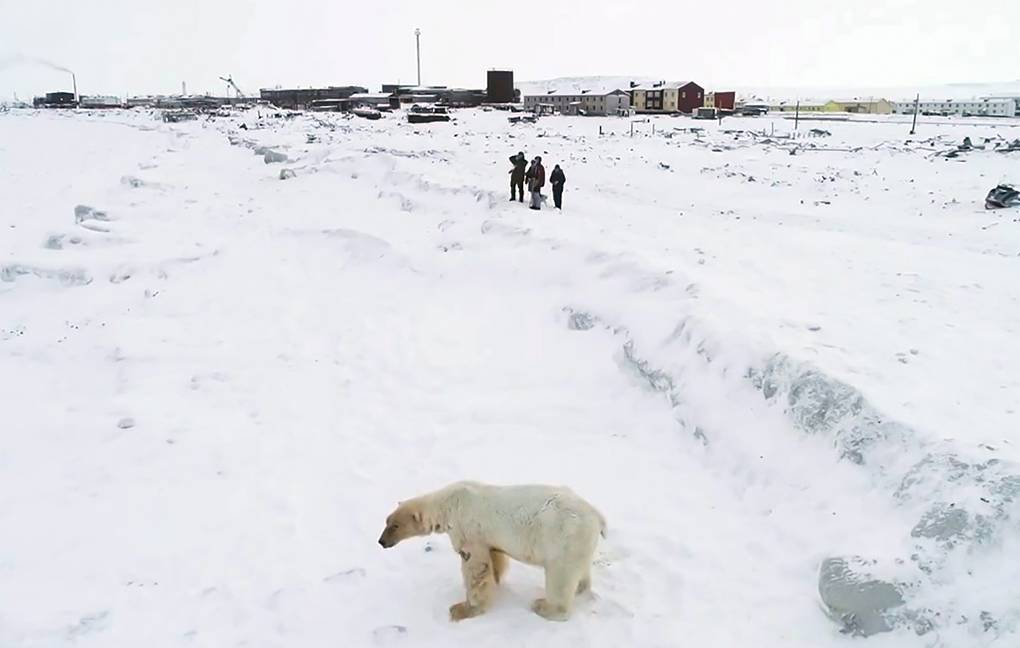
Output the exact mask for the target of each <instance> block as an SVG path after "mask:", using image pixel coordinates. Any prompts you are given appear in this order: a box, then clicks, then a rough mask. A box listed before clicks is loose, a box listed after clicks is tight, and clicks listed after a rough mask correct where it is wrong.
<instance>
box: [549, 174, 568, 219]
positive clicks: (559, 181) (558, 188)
mask: <svg viewBox="0 0 1020 648" xmlns="http://www.w3.org/2000/svg"><path fill="white" fill-rule="evenodd" d="M566 183H567V176H565V175H563V169H561V168H560V165H558V164H557V165H556V166H554V167H553V171H552V173H550V174H549V184H551V185H552V190H553V203H554V204H555V205H556V209H563V185H564V184H566Z"/></svg>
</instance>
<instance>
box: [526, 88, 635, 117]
mask: <svg viewBox="0 0 1020 648" xmlns="http://www.w3.org/2000/svg"><path fill="white" fill-rule="evenodd" d="M524 109H525V110H528V111H531V112H536V113H542V112H548V113H559V114H561V115H620V114H625V113H626V112H628V111H629V110H630V95H629V94H627V93H626V92H624V91H623V90H581V91H571V92H562V91H558V90H554V91H551V92H547V93H546V94H540V95H526V96H525V97H524Z"/></svg>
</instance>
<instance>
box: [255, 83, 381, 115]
mask: <svg viewBox="0 0 1020 648" xmlns="http://www.w3.org/2000/svg"><path fill="white" fill-rule="evenodd" d="M359 92H368V90H367V89H366V88H362V87H361V86H329V87H327V88H264V89H262V90H260V91H259V96H260V97H261V98H262V100H263V101H268V102H269V103H271V104H273V105H274V106H276V107H277V108H287V109H292V110H296V109H301V108H308V107H309V106H311V105H312V103H313V102H315V101H320V100H322V99H348V98H350V96H351V95H354V94H358V93H359Z"/></svg>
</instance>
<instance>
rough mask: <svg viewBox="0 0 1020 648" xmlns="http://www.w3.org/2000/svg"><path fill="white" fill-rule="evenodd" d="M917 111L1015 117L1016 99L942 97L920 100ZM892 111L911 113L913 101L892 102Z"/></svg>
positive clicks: (932, 113)
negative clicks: (939, 99)
mask: <svg viewBox="0 0 1020 648" xmlns="http://www.w3.org/2000/svg"><path fill="white" fill-rule="evenodd" d="M917 109H918V112H920V113H921V114H924V115H973V116H979V117H1015V116H1016V115H1017V110H1018V106H1017V101H1016V100H1015V99H1011V98H1005V97H1004V98H995V99H993V98H985V99H943V100H941V101H928V100H922V101H921V102H920V103H919V104H918V106H917ZM893 112H894V113H899V114H911V113H913V112H914V101H912V100H907V101H897V102H894V103H893Z"/></svg>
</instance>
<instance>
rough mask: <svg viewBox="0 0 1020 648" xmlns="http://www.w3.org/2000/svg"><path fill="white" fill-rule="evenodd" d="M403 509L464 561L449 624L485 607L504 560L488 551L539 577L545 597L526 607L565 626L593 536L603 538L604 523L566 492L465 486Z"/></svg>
mask: <svg viewBox="0 0 1020 648" xmlns="http://www.w3.org/2000/svg"><path fill="white" fill-rule="evenodd" d="M405 505H410V506H411V507H412V508H414V509H417V510H418V511H420V513H421V515H422V518H423V521H424V524H425V527H426V528H427V529H428V530H430V531H433V532H440V533H446V534H448V535H449V537H450V541H451V542H452V544H453V547H454V549H456V550H457V552H458V553H460V555H461V558H462V559H463V562H464V564H463V565H462V568H463V569H462V571H463V573H464V582H465V588H466V589H467V593H468V597H467V598H468V600H467V603H466V604H458V606H465V609H462V610H460V611H459V612H457V611H455V610H454V609H453V608H451V614H452V615H453V616H454V618H467V617H468V616H475V615H476V614H480V613H481V612H483V611H484V609H485V607H486V606H487V605H488V603H489V600H490V595H491V590H492V588H493V587H494V583H495V582H498V581H499V578H500V576H501V572H502V570H503V569H505V560H504V559H501V557H499V556H493V555H492V554H491V553H490V552H493V551H495V552H501V553H504V554H507V555H508V556H510V557H511V558H513V559H515V560H519V561H520V562H523V563H527V564H530V565H537V566H540V567H543V568H544V569H545V577H546V578H545V580H546V597H545V598H544V599H539V600H538V601H536V602H535V604H534V605H533V606H532V607H533V609H534V610H535V612H537V613H538V614H541V615H542V616H544V617H546V618H548V619H552V620H565V619H566V618H567V617H568V616H569V614H570V610H571V606H572V604H573V600H574V595H575V594H576V593H578V592H583V591H585V590H587V589H588V588H589V587H590V585H591V563H592V558H593V556H594V554H595V548H596V545H597V544H598V538H599V535H605V528H606V524H605V519H604V518H603V517H602V515H601V514H600V513H599V512H598V510H596V509H595V507H594V506H592V505H591V504H589V503H588V502H586V501H585V500H583V499H581V497H579V496H578V495H577V494H575V493H574V492H573V491H571V490H570V489H569V488H565V487H562V486H542V485H526V486H491V485H488V484H481V483H477V482H466V481H465V482H457V483H454V484H451V485H449V486H447V487H445V488H442V489H440V490H438V491H435V492H433V493H429V494H427V495H423V496H421V497H419V498H415V499H414V500H411V501H409V502H405V503H403V504H402V505H401V506H405ZM499 562H503V563H504V564H503V565H502V566H500V565H499V564H498V563H499ZM492 576H494V577H495V579H494V581H493V579H492ZM458 606H454V608H457V607H458ZM458 615H460V616H459V617H458Z"/></svg>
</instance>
